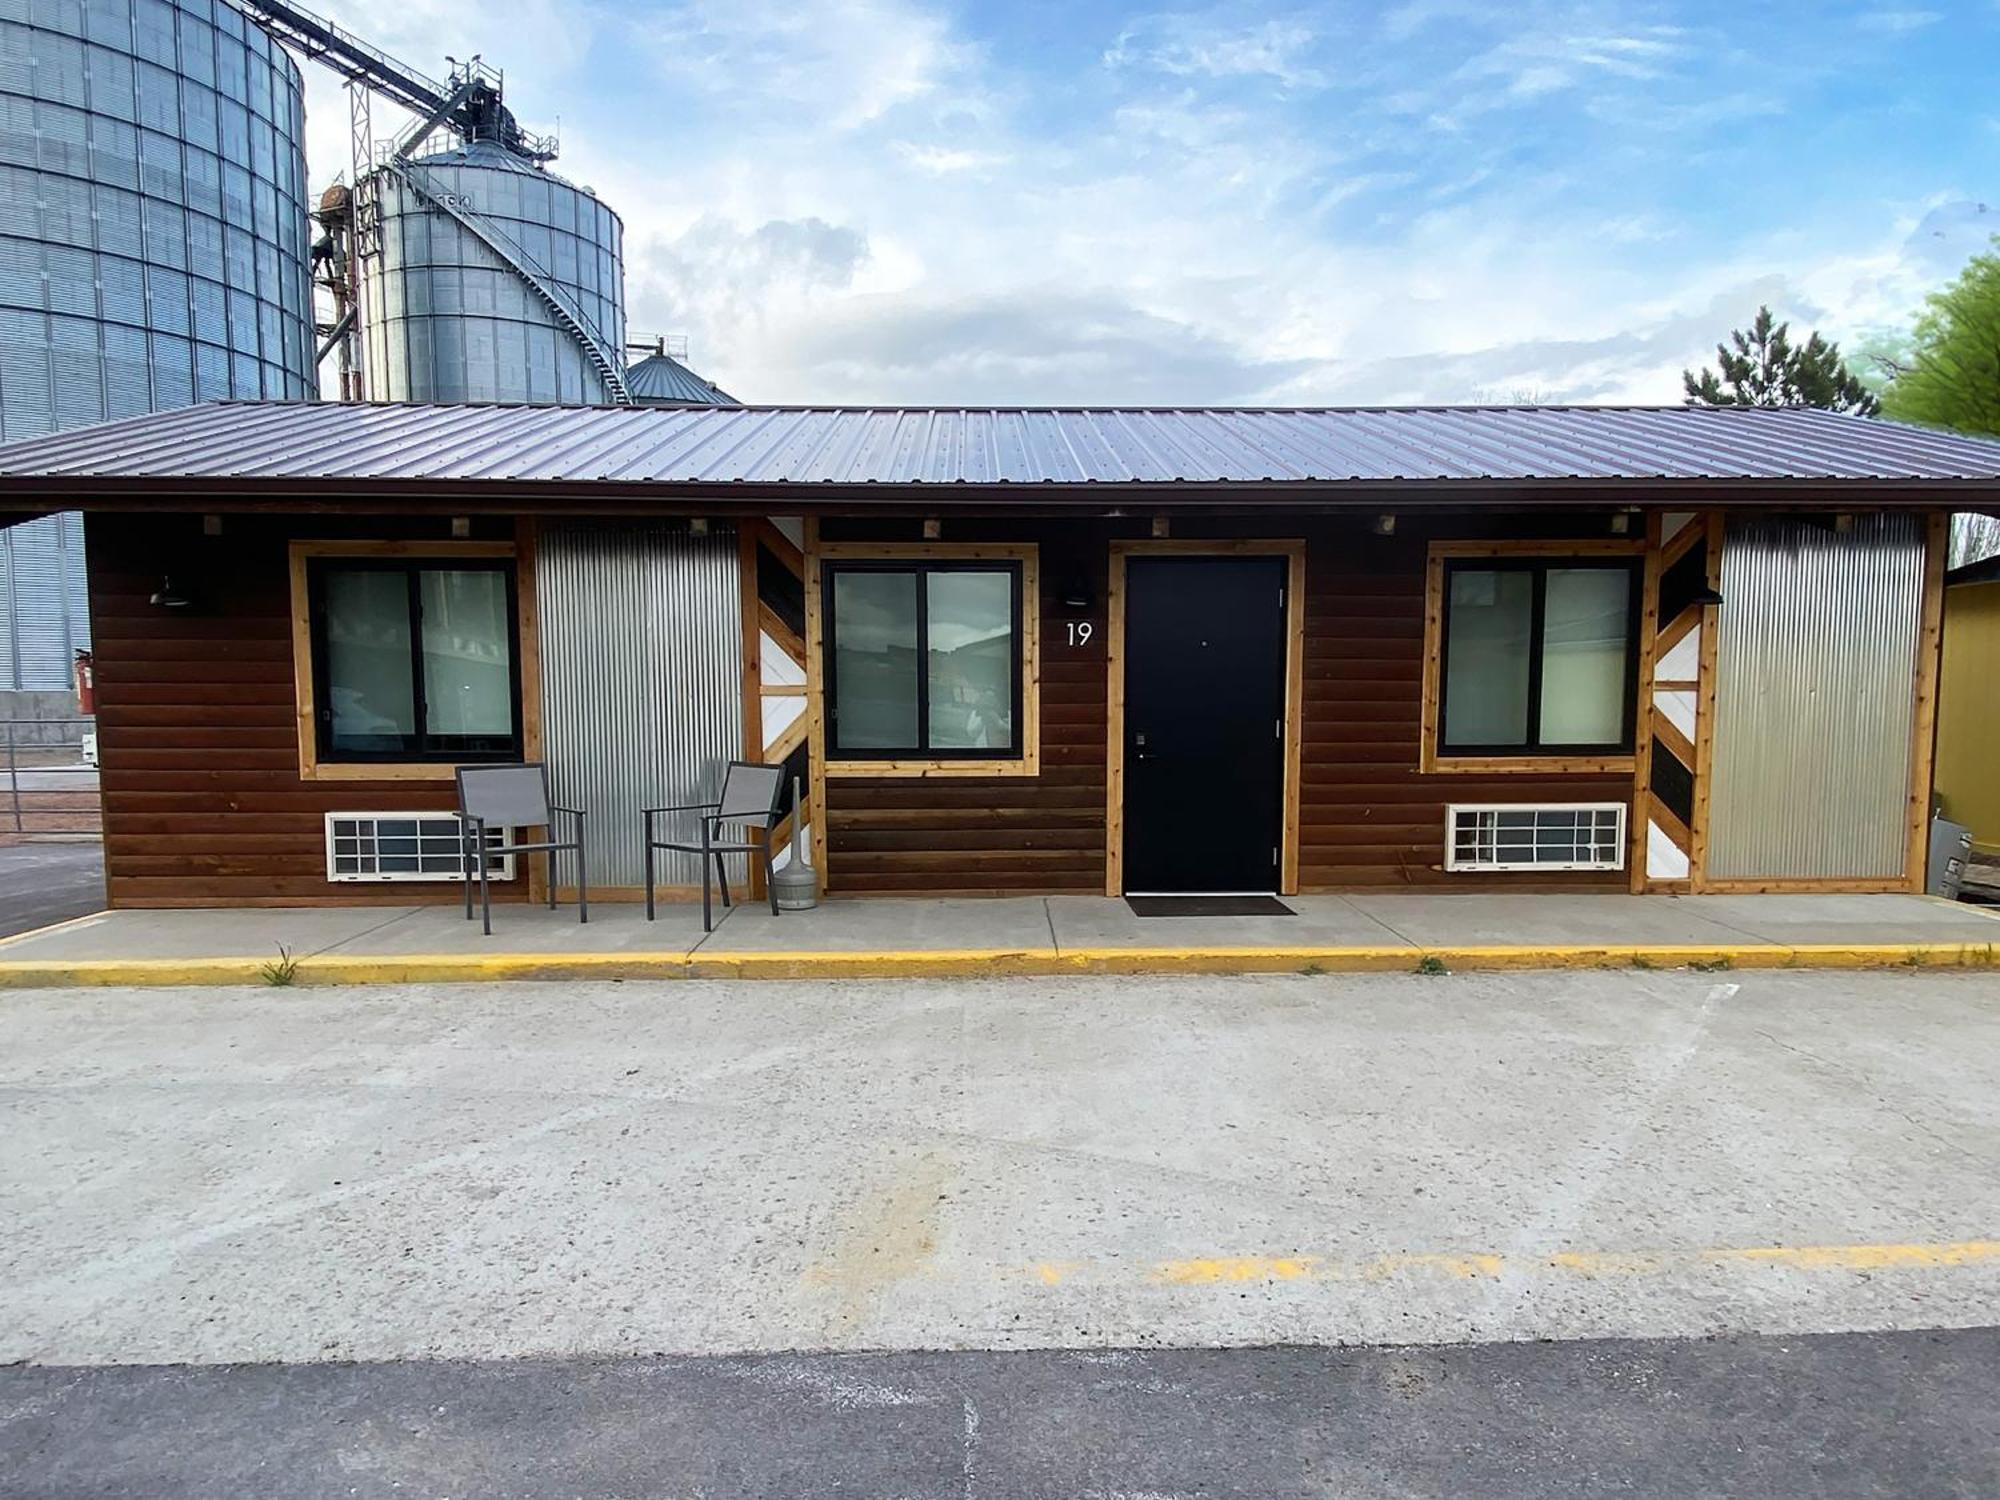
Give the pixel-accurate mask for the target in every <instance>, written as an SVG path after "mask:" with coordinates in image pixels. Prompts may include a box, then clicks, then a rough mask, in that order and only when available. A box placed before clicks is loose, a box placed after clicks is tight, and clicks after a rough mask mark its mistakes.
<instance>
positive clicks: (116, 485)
mask: <svg viewBox="0 0 2000 1500" xmlns="http://www.w3.org/2000/svg"><path fill="white" fill-rule="evenodd" d="M1717 506H1727V507H1732V508H1741V509H1754V510H1801V509H1806V510H1836V511H1840V510H1958V511H1977V512H1982V513H1987V514H2000V481H1995V480H1937V479H1926V480H1921V481H1916V480H1881V479H1825V478H1820V479H1798V480H1769V479H1757V480H1747V479H1746V480H1718V479H1608V480H1607V479H1571V480H1552V479H1535V480H1506V479H1477V480H1468V479H1449V480H1439V479H1413V480H1401V481H1388V482H1385V481H1380V480H1368V481H1343V482H1285V483H1242V482H1226V483H1212V482H1211V483H1176V482H1162V481H1157V480H1149V481H1145V482H1141V483H1124V484H1120V483H1110V482H1102V481H1099V482H1092V483H1088V484H1057V483H1045V484H1034V485H1023V484H984V485H982V484H963V483H961V484H887V483H870V484H859V485H856V484H840V483H834V482H825V483H787V484H756V483H745V482H728V483H707V484H703V483H685V482H659V483H654V482H635V481H561V482H549V481H531V480H509V479H454V480H437V479H367V480H355V479H350V478H339V479H332V478H328V479H299V478H287V479H283V480H273V479H269V478H227V477H222V478H216V477H208V476H200V477H174V476H146V477H144V478H132V477H129V476H115V475H0V510H5V511H32V512H37V513H47V512H50V511H56V510H99V511H122V512H133V511H159V512H170V513H189V512H224V511H231V512H246V511H313V512H344V513H348V514H364V515H373V514H403V513H409V512H412V511H416V512H427V513H439V514H455V515H467V514H502V515H561V514H579V513H582V514H590V515H621V514H654V515H729V514H757V515H769V514H786V515H823V514H839V515H947V514H959V515H964V514H981V515H1012V516H1033V515H1070V516H1076V515H1084V516H1107V515H1121V514H1122V515H1153V514H1159V513H1163V512H1178V513H1188V512H1197V513H1212V514H1226V515H1241V514H1247V513H1285V514H1315V513H1337V512H1342V511H1368V510H1377V511H1379V510H1398V509H1400V510H1439V511H1478V510H1557V511H1559V510H1606V509H1610V510H1616V509H1621V508H1625V507H1633V508H1645V509H1656V510H1659V509H1666V510H1672V509H1683V510H1685V509H1697V508H1711V507H1717Z"/></svg>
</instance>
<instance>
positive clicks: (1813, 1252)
mask: <svg viewBox="0 0 2000 1500" xmlns="http://www.w3.org/2000/svg"><path fill="white" fill-rule="evenodd" d="M1993 1262H2000V1239H1996V1240H1955V1241H1951V1242H1949V1243H1945V1244H1886V1245H1751V1246H1741V1247H1723V1248H1711V1249H1693V1250H1672V1249H1668V1250H1560V1251H1556V1252H1554V1253H1551V1254H1548V1255H1539V1256H1537V1255H1530V1256H1520V1255H1502V1254H1498V1253H1496V1252H1493V1251H1477V1250H1475V1251H1445V1252H1438V1251H1424V1252H1410V1251H1395V1252H1390V1253H1387V1254H1382V1255H1374V1256H1368V1257H1366V1258H1364V1259H1359V1260H1340V1259H1336V1258H1333V1257H1329V1256H1323V1255H1314V1254H1306V1253H1297V1254H1284V1255H1268V1254H1254V1255H1204V1256H1195V1257H1192V1258H1189V1259H1183V1260H1161V1261H1154V1262H1151V1263H1150V1264H1145V1265H1140V1266H1130V1265H1126V1264H1124V1263H1118V1262H1091V1261H1079V1260H1060V1261H1058V1260H1047V1261H1035V1262H1032V1263H1030V1264H1029V1265H1028V1266H1027V1267H1026V1268H1025V1274H1026V1275H1027V1276H1028V1277H1029V1278H1031V1279H1033V1280H1036V1281H1039V1282H1041V1283H1042V1284H1043V1285H1045V1286H1061V1285H1062V1284H1064V1283H1065V1282H1068V1281H1072V1280H1078V1279H1083V1280H1122V1279H1127V1278H1129V1277H1133V1276H1135V1275H1136V1276H1137V1277H1138V1279H1140V1280H1143V1281H1146V1282H1150V1283H1151V1284H1153V1285H1155V1286H1169V1287H1199V1286H1218V1285H1241V1284H1243V1283H1246V1282H1262V1283H1267V1284H1270V1283H1279V1282H1299V1281H1328V1282H1379V1281H1386V1280H1392V1279H1402V1278H1411V1277H1415V1278H1425V1277H1430V1278H1438V1279H1445V1280H1453V1281H1468V1280H1478V1279H1489V1278H1497V1277H1500V1276H1505V1275H1508V1274H1514V1275H1530V1276H1533V1275H1554V1276H1560V1277H1583V1278H1591V1279H1594V1278H1599V1277H1608V1276H1660V1275H1666V1274H1668V1273H1671V1272H1678V1271H1700V1270H1703V1269H1707V1268H1712V1267H1718V1266H1736V1267H1745V1268H1751V1267H1766V1266H1768V1267H1777V1268H1781V1269H1786V1270H1794V1271H1892V1270H1941V1269H1947V1268H1953V1267H1962V1266H1977V1265H1985V1264H1988V1263H1993Z"/></svg>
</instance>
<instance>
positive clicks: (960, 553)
mask: <svg viewBox="0 0 2000 1500" xmlns="http://www.w3.org/2000/svg"><path fill="white" fill-rule="evenodd" d="M848 562H854V563H874V564H879V565H883V566H893V565H894V564H896V563H899V562H900V563H906V564H909V565H911V566H913V567H915V566H922V565H924V564H927V563H951V562H994V563H1012V564H1016V565H1018V567H1019V568H1020V575H1021V581H1020V630H1019V640H1018V643H1017V648H1016V649H1017V650H1018V651H1019V652H1020V697H1019V708H1018V710H1017V712H1016V715H1015V724H1016V726H1017V733H1018V738H1019V741H1020V751H1019V753H1018V754H1014V755H1009V756H1007V757H1005V758H1001V757H993V756H988V757H978V756H964V755H924V754H923V753H921V752H919V753H917V754H915V755H910V756H903V757H897V756H894V755H888V756H881V757H873V756H871V757H858V756H848V757H846V758H843V759H838V760H835V759H831V758H829V755H828V749H827V740H828V735H827V688H828V673H827V670H826V650H827V646H828V644H829V642H828V640H827V625H828V621H827V611H826V590H827V583H828V570H827V568H826V566H825V564H827V563H848ZM806 571H807V578H806V676H807V682H806V693H807V703H808V714H809V716H810V724H809V729H808V733H809V734H810V735H811V737H812V760H813V764H814V766H815V767H816V768H818V767H824V770H823V772H821V773H819V775H816V776H815V781H816V782H818V781H819V780H820V777H821V776H825V777H871V776H872V777H911V778H917V777H943V776H1039V775H1040V774H1041V770H1042V708H1041V704H1042V648H1041V613H1042V605H1041V599H1042V589H1041V548H1040V547H1039V546H1038V545H1037V544H1035V543H1033V542H817V541H815V542H814V545H813V546H812V547H811V549H810V551H809V552H808V554H807V558H806Z"/></svg>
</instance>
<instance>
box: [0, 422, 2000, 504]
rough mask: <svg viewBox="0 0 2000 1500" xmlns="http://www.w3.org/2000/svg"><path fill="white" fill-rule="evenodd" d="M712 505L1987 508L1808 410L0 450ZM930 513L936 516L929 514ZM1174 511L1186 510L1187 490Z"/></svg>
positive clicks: (654, 425) (329, 433)
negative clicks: (1772, 498)
mask: <svg viewBox="0 0 2000 1500" xmlns="http://www.w3.org/2000/svg"><path fill="white" fill-rule="evenodd" d="M190 481H195V482H201V481H206V482H209V483H212V484H215V485H216V486H217V488H218V490H221V489H223V488H226V489H227V490H228V491H229V492H231V493H238V494H242V493H247V492H249V491H250V490H252V489H260V490H268V491H272V492H278V491H290V492H294V493H296V492H300V491H303V490H314V491H320V490H326V491H331V490H334V489H336V488H337V489H339V490H341V491H343V492H346V493H350V494H351V493H356V492H360V491H364V490H368V489H371V488H373V487H376V486H382V487H384V488H385V489H394V490H402V491H409V490H412V489H414V488H416V487H418V486H425V487H430V486H435V487H437V488H439V489H440V490H442V489H450V490H452V491H455V492H460V493H463V492H464V491H466V490H468V489H473V488H484V487H489V486H490V487H493V488H494V489H496V490H499V489H514V488H517V487H524V486H533V487H561V488H564V489H567V490H575V489H579V488H582V487H586V486H587V487H590V488H592V489H594V490H600V491H601V488H602V487H605V486H630V487H632V489H631V493H632V494H633V496H634V498H638V497H640V495H641V493H642V491H643V488H645V487H660V486H672V487H673V488H674V489H675V490H676V491H678V492H681V493H687V492H689V491H695V492H701V493H703V494H706V495H709V496H711V497H713V498H722V497H723V496H722V492H727V491H740V492H746V493H747V492H749V491H753V490H754V491H756V492H759V493H765V494H773V493H782V492H791V493H798V494H800V496H801V498H805V497H806V494H807V492H820V491H827V490H843V491H865V490H870V489H874V488H876V487H883V488H885V489H886V488H894V489H897V490H912V489H914V490H929V491H936V490H939V489H944V488H950V489H958V488H960V487H971V488H976V489H979V490H981V491H990V492H994V493H996V494H1005V493H1008V492H1022V491H1029V490H1034V491H1051V490H1065V491H1075V490H1079V489H1098V488H1101V487H1110V488H1125V487H1138V488H1141V489H1144V488H1147V487H1161V488H1166V487H1172V488H1173V489H1174V490H1176V491H1204V490H1206V491H1216V490H1222V489H1232V488H1239V489H1240V488H1252V489H1256V490H1258V491H1260V492H1266V493H1270V492H1278V491H1297V490H1303V489H1307V488H1309V489H1310V490H1311V491H1313V492H1314V493H1315V494H1317V495H1321V496H1322V497H1324V498H1335V497H1334V496H1333V495H1330V494H1328V493H1327V492H1328V491H1338V490H1342V489H1359V490H1369V491H1374V490H1380V489H1382V488H1384V487H1392V486H1404V485H1417V486H1425V487H1431V486H1436V487H1442V488H1446V489H1451V490H1459V489H1460V488H1461V487H1462V488H1463V490H1464V491H1465V492H1466V493H1467V496H1468V497H1469V496H1470V492H1472V491H1475V490H1477V489H1480V488H1482V487H1487V488H1491V487H1496V486H1497V487H1501V488H1507V487H1519V486H1522V485H1531V484H1535V485H1539V484H1546V485H1552V486H1575V485H1581V486H1584V487H1587V488H1589V489H1592V490H1599V489H1603V490H1611V489H1618V488H1622V487H1624V486H1627V485H1637V486H1647V485H1650V484H1669V485H1677V486H1678V485H1693V484H1699V483H1702V482H1712V483H1716V484H1719V485H1753V486H1763V485H1769V486H1774V487H1779V486H1792V485H1810V486H1814V487H1818V486H1831V487H1835V488H1839V489H1843V490H1844V489H1848V488H1850V487H1851V488H1854V489H1862V488H1867V487H1872V486H1877V485H1888V486H1896V487H1902V488H1908V487H1910V486H1912V485H1921V486H1924V487H1926V488H1933V487H1934V488H1936V489H1938V490H1940V491H1946V490H1956V491H1963V492H1976V493H1980V494H1984V495H1987V496H1990V495H1992V494H1993V493H1995V492H1996V490H2000V442H1994V441H1988V440H1982V439H1977V438H1966V437H1959V436H1955V435H1952V434H1948V433H1940V432H1932V431H1927V430H1924V429H1920V428H1915V427H1908V426H1903V425H1900V424H1897V423H1893V422H1885V421H1880V420H1874V419H1870V418H1863V417H1851V416H1843V415H1839V414H1836V413H1832V412H1824V411H1813V410H1806V409H1790V410H1746V409H1734V408H1690V407H1682V406H1673V407H1609V406H1602V407H1581V406H1576V407H1557V406H1537V407H1375V408H1256V409H1248V408H1208V407H1198V408H1189V407H1175V408H1151V407H1148V408H1124V407H1096V408H1082V407H1066V408H993V407H978V408H965V407H774V406H750V407H739V408H712V407H711V408H687V409H675V408H664V409H661V408H637V409H634V408H628V407H546V406H543V407H537V406H500V405H493V406H471V405H466V406H420V405H395V404H386V403H360V404H336V403H330V402H310V403H304V402H301V403H288V402H220V403H213V404H209V405H203V406H194V407H187V408H183V409H181V410H177V411H169V412H159V413H154V414H151V415H148V416H142V417H135V418H131V419H129V420H126V421H121V422H112V423H106V424H104V425H102V426H97V427H87V428H82V429H79V430H76V431H71V432H65V433H59V434H56V435H53V436H50V437H43V438H34V439H30V440H28V441H26V442H20V443H14V444H11V445H8V446H6V447H0V489H7V490H12V491H14V492H15V493H16V494H17V495H18V494H19V493H20V492H22V491H24V490H29V489H35V490H39V491H41V492H42V493H50V492H61V493H69V494H89V493H93V492H96V493H113V492H116V493H122V494H126V495H134V494H139V493H142V492H146V491H151V490H155V489H158V490H160V491H163V492H164V491H165V490H168V489H186V488H189V487H191V486H190V484H189V482H190ZM939 498H943V497H942V496H940V497H939ZM1184 498H1195V496H1192V495H1188V496H1184Z"/></svg>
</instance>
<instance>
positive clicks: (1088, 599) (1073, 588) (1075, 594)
mask: <svg viewBox="0 0 2000 1500" xmlns="http://www.w3.org/2000/svg"><path fill="white" fill-rule="evenodd" d="M1062 602H1063V608H1064V609H1073V610H1076V611H1078V612H1079V613H1080V612H1082V611H1084V610H1087V609H1089V608H1090V606H1091V605H1093V604H1095V603H1096V602H1097V600H1096V597H1095V596H1094V595H1093V594H1092V592H1091V588H1090V580H1089V579H1088V578H1083V577H1076V578H1071V579H1069V580H1067V581H1066V582H1065V583H1064V584H1063V590H1062Z"/></svg>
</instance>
